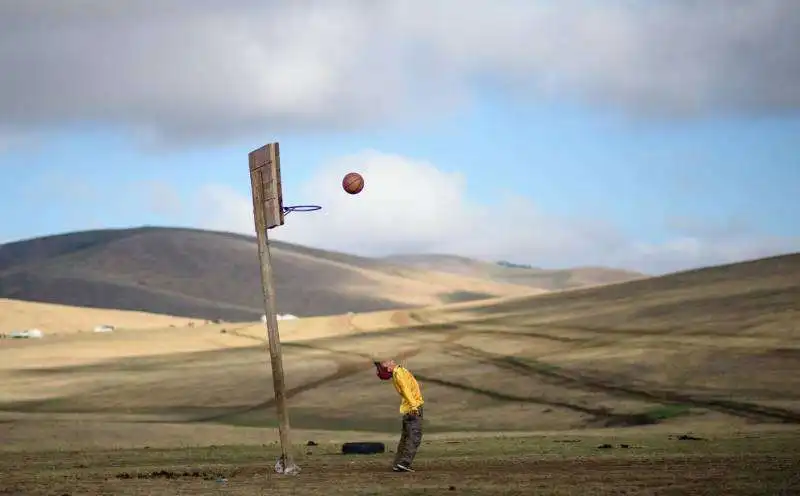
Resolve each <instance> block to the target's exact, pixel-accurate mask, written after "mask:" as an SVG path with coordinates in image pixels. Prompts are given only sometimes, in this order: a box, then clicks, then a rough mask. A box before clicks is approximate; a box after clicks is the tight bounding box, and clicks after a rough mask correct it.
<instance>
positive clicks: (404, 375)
mask: <svg viewBox="0 0 800 496" xmlns="http://www.w3.org/2000/svg"><path fill="white" fill-rule="evenodd" d="M392 382H393V383H394V388H395V389H396V390H397V392H398V393H400V397H401V398H402V401H401V402H400V413H402V414H403V415H405V414H406V413H411V412H412V411H414V410H416V409H418V408H419V407H421V406H422V404H423V403H425V401H423V399H422V391H420V389H419V384H418V383H417V379H416V378H414V374H412V373H411V372H410V371H409V370H408V369H406V368H405V367H401V366H399V365H397V366H395V368H394V370H393V371H392Z"/></svg>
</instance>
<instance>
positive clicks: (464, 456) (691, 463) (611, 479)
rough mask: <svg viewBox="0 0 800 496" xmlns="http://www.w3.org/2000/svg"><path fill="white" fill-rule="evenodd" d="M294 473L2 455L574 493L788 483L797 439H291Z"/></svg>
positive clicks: (150, 487)
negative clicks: (415, 443)
mask: <svg viewBox="0 0 800 496" xmlns="http://www.w3.org/2000/svg"><path fill="white" fill-rule="evenodd" d="M298 452H299V455H298V457H297V460H298V463H299V464H300V465H301V467H302V471H301V473H300V474H299V475H298V476H297V477H289V478H286V477H282V476H278V475H276V474H274V472H273V471H272V469H271V465H272V464H273V463H274V460H275V458H276V457H277V456H278V453H279V450H278V448H277V447H276V446H274V445H270V446H230V445H229V446H221V447H216V446H215V447H203V448H185V449H148V450H115V451H107V450H97V451H91V452H81V453H68V452H41V453H35V454H31V455H26V456H25V458H24V459H22V458H19V457H13V456H10V455H8V454H5V455H0V456H2V458H0V460H2V472H0V477H1V479H0V480H2V481H3V482H2V483H0V484H2V485H3V486H5V488H6V494H14V491H17V493H16V494H31V495H38V494H59V495H63V494H70V495H77V494H114V495H133V494H142V495H144V494H186V495H190V494H231V495H267V494H306V495H339V494H341V495H344V494H358V495H384V494H385V495H389V494H403V495H406V494H407V495H417V494H487V495H488V494H495V495H530V494H536V495H575V496H579V495H580V496H591V495H600V494H602V495H605V494H664V495H670V494H672V495H686V494H708V495H722V494H726V495H727V494H737V495H745V494H747V495H753V496H762V495H766V494H792V493H791V491H794V490H796V489H797V488H798V487H800V486H798V482H800V481H798V480H797V479H796V478H795V479H793V478H792V476H793V475H797V473H798V472H797V468H798V466H797V460H798V458H800V449H799V448H798V443H797V440H796V438H794V437H792V435H791V434H787V433H768V432H762V433H760V434H758V435H757V437H756V435H754V434H751V435H749V436H739V437H734V438H727V439H702V440H679V439H676V438H672V439H670V438H669V437H668V436H666V435H655V434H643V433H642V432H633V433H624V432H610V433H607V434H606V435H604V436H602V437H600V436H596V435H595V436H590V435H575V434H574V433H573V434H567V435H548V436H535V437H534V436H529V437H519V438H514V437H510V438H489V439H486V438H483V439H480V438H478V439H469V438H466V439H458V440H437V441H430V442H429V441H426V442H424V443H423V446H422V450H421V452H420V455H419V457H418V461H417V463H416V466H417V470H418V471H417V472H415V473H413V474H395V473H392V472H388V471H387V470H386V463H385V460H384V458H385V456H363V455H362V456H360V457H349V456H344V455H341V454H340V453H339V450H338V446H336V445H333V444H323V445H319V446H315V447H311V448H302V449H298Z"/></svg>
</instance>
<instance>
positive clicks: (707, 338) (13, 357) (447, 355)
mask: <svg viewBox="0 0 800 496" xmlns="http://www.w3.org/2000/svg"><path fill="white" fill-rule="evenodd" d="M798 315H800V255H790V256H783V257H775V258H770V259H764V260H758V261H752V262H747V263H742V264H735V265H729V266H721V267H714V268H709V269H703V270H696V271H691V272H685V273H680V274H675V275H670V276H664V277H658V278H652V279H647V280H641V281H633V282H628V283H621V284H618V285H613V286H608V287H597V288H588V289H581V290H576V291H570V292H562V293H551V294H543V295H540V296H522V297H505V298H498V299H495V300H491V301H482V302H471V303H461V304H453V305H449V306H443V307H438V308H428V309H418V310H397V311H394V312H382V313H379V314H367V315H362V316H338V317H320V318H316V319H308V321H304V320H303V319H301V320H298V321H294V322H291V323H289V324H290V325H289V326H287V327H285V328H283V329H282V334H283V338H282V341H283V342H284V346H283V348H284V355H285V356H284V368H285V370H286V380H287V388H288V390H289V391H288V398H289V402H290V410H291V415H292V426H293V427H294V429H295V432H296V433H298V434H297V435H298V436H300V438H299V439H318V440H320V441H324V440H326V439H335V438H340V436H342V435H344V436H353V432H355V431H358V432H359V434H358V436H359V437H360V438H361V439H370V438H373V439H386V436H387V434H386V433H387V432H388V433H393V432H394V431H395V430H396V427H397V425H396V423H397V411H396V408H397V405H396V401H397V400H396V395H395V392H394V390H392V388H391V387H387V385H386V384H385V383H381V382H380V381H378V380H377V379H376V378H375V374H374V369H373V367H372V364H371V361H370V360H371V358H372V357H376V356H395V357H397V358H398V359H400V360H401V361H403V362H405V363H407V364H408V366H409V367H410V368H411V369H412V370H413V371H414V372H415V373H416V375H417V377H418V378H419V380H420V382H421V384H422V387H423V389H424V391H425V394H426V404H427V405H428V407H427V410H426V414H427V415H426V429H427V432H429V433H430V434H432V435H436V433H438V434H440V435H445V434H447V433H462V434H461V435H463V433H465V432H469V433H473V435H475V433H479V432H484V433H486V434H489V435H491V434H492V433H497V432H504V433H513V432H522V431H525V432H531V431H537V432H542V431H574V430H576V429H578V430H583V429H607V428H617V429H619V428H629V427H631V426H642V425H648V426H654V427H659V426H662V427H664V428H666V429H670V430H671V432H674V431H676V430H677V431H683V432H685V431H686V430H700V431H709V432H723V431H725V432H728V431H732V430H738V429H752V428H753V426H756V425H762V426H767V427H768V426H778V427H774V428H794V429H796V428H797V427H798V426H800V360H798V357H800V327H798ZM399 317H402V318H399ZM342 319H350V324H351V325H342V323H343V320H342ZM326 320H330V321H332V322H334V324H333V325H330V326H326V325H324V322H323V321H326ZM313 321H316V322H313ZM409 324H411V325H409ZM312 327H313V329H312ZM265 359H266V357H265V352H264V345H263V328H262V327H261V326H260V325H252V326H248V325H242V326H241V327H228V328H227V329H226V332H225V333H222V332H221V329H220V326H214V325H210V326H202V327H197V328H193V329H189V328H177V329H164V330H147V331H121V332H118V333H113V334H110V335H93V334H71V335H65V336H63V337H58V338H54V339H50V340H47V339H44V340H31V341H14V342H8V343H6V344H4V345H3V347H1V348H0V364H2V365H0V381H2V384H3V391H4V394H3V398H2V400H0V428H2V421H3V419H5V422H11V423H13V429H6V431H5V432H4V436H5V437H4V439H5V444H6V448H5V449H15V447H17V448H19V449H23V448H25V447H26V446H27V447H30V446H34V445H35V446H37V447H40V448H39V449H54V448H56V447H59V446H70V447H71V449H79V447H80V446H85V445H87V443H90V444H92V445H97V444H100V445H103V446H106V445H113V446H120V445H125V446H144V445H147V446H152V447H155V446H167V445H169V443H179V444H181V445H186V443H189V442H191V443H195V444H204V443H206V444H217V445H218V444H225V443H231V442H237V443H252V444H260V443H264V442H266V440H267V439H271V438H272V437H273V431H272V428H274V426H275V425H276V424H275V422H276V421H275V413H274V408H273V403H272V397H273V394H272V391H271V390H270V386H271V381H269V379H268V378H267V377H266V376H267V375H268V370H265V367H264V362H265ZM265 427H266V428H268V429H263V428H265ZM88 432H91V435H87V433H88ZM661 432H663V431H661ZM668 432H669V431H668ZM370 433H371V434H370ZM312 435H313V436H314V437H310V436H312ZM306 436H309V437H306ZM370 436H372V437H370Z"/></svg>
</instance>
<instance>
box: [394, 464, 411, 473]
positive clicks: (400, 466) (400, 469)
mask: <svg viewBox="0 0 800 496" xmlns="http://www.w3.org/2000/svg"><path fill="white" fill-rule="evenodd" d="M392 470H394V471H395V472H413V471H414V470H412V469H411V467H406V466H405V465H403V464H402V463H398V464H396V465H395V466H394V467H392Z"/></svg>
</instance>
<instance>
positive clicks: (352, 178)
mask: <svg viewBox="0 0 800 496" xmlns="http://www.w3.org/2000/svg"><path fill="white" fill-rule="evenodd" d="M342 188H344V190H345V191H347V192H348V193H350V194H351V195H355V194H358V193H361V190H362V189H364V178H363V177H361V174H359V173H358V172H350V173H349V174H347V175H346V176H344V179H342Z"/></svg>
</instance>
